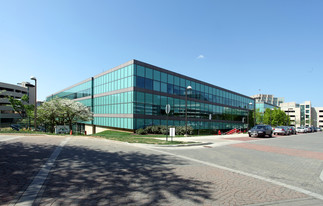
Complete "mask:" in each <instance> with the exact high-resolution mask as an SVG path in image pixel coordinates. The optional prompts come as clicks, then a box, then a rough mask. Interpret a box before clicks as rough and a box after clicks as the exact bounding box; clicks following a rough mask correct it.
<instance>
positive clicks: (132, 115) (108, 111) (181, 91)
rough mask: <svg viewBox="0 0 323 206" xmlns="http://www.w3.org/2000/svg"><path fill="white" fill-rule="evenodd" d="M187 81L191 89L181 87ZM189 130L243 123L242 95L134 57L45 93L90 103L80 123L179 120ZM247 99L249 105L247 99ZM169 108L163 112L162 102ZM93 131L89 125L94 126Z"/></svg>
mask: <svg viewBox="0 0 323 206" xmlns="http://www.w3.org/2000/svg"><path fill="white" fill-rule="evenodd" d="M188 86H191V88H192V89H189V90H186V88H187V87H188ZM186 91H187V118H188V119H187V120H188V121H187V122H188V125H190V126H192V127H193V128H194V129H221V130H229V129H232V128H247V125H246V121H245V120H246V118H247V116H248V111H250V110H253V105H254V104H255V101H254V99H253V98H250V97H248V96H245V95H242V94H239V93H236V92H233V91H229V90H226V89H223V88H220V87H218V86H215V85H211V84H209V83H206V82H202V81H199V80H197V79H194V78H191V77H187V76H184V75H181V74H178V73H175V72H172V71H169V70H166V69H162V68H160V67H156V66H153V65H150V64H147V63H144V62H140V61H137V60H131V61H129V62H127V63H125V64H122V65H120V66H117V67H115V68H113V69H110V70H108V71H105V72H103V73H101V74H98V75H96V76H94V77H91V78H88V79H86V80H84V81H82V82H80V83H78V84H75V85H73V86H71V87H69V88H66V89H64V90H62V91H59V92H57V93H55V94H53V95H50V96H48V97H47V100H50V99H52V98H55V97H60V98H69V99H73V100H75V101H79V102H81V103H83V104H84V105H86V106H88V107H90V108H91V109H92V111H93V113H94V119H93V121H92V122H85V123H84V124H85V125H91V126H93V127H102V128H105V127H107V128H109V127H111V128H120V129H126V130H136V129H139V128H144V127H146V126H149V125H166V124H167V121H168V125H175V126H177V125H183V126H184V125H185V122H186V121H185V114H186V113H185V111H186ZM250 103H252V104H250ZM167 104H169V105H170V107H171V110H170V113H169V114H168V117H167V115H166V113H165V106H166V105H167ZM94 132H95V130H94Z"/></svg>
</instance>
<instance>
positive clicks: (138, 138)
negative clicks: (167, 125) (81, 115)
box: [92, 130, 187, 145]
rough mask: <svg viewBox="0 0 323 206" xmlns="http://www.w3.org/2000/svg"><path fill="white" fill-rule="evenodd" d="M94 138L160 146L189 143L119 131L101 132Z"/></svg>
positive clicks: (161, 136) (162, 136) (163, 136)
mask: <svg viewBox="0 0 323 206" xmlns="http://www.w3.org/2000/svg"><path fill="white" fill-rule="evenodd" d="M92 136H99V137H104V138H106V139H111V140H117V141H122V142H129V143H143V144H160V145H172V144H187V142H180V141H170V137H169V138H168V140H169V141H167V142H166V137H165V135H137V134H133V133H128V132H119V131H112V130H107V131H104V132H100V133H97V134H94V135H92ZM154 137H160V138H165V140H160V139H155V138H154Z"/></svg>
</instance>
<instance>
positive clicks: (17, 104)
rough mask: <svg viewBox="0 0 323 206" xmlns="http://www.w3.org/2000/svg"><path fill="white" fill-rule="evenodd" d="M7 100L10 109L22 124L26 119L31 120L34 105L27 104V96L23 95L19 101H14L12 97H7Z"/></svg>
mask: <svg viewBox="0 0 323 206" xmlns="http://www.w3.org/2000/svg"><path fill="white" fill-rule="evenodd" d="M7 98H8V101H9V103H10V106H11V107H12V109H13V110H14V111H15V112H16V113H18V114H19V115H20V117H21V121H22V122H23V121H25V120H26V118H27V117H28V118H30V117H31V118H33V111H34V105H32V104H29V97H28V96H27V95H23V96H22V97H21V99H16V98H14V97H12V96H8V97H7Z"/></svg>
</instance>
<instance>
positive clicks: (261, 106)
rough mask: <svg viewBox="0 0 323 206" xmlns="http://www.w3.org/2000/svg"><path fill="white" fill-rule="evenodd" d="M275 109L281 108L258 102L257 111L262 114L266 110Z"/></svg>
mask: <svg viewBox="0 0 323 206" xmlns="http://www.w3.org/2000/svg"><path fill="white" fill-rule="evenodd" d="M267 108H268V109H275V108H279V107H278V106H276V105H273V104H268V103H266V102H256V110H257V111H259V112H260V113H264V112H265V111H266V109H267Z"/></svg>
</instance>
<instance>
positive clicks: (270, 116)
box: [269, 108, 274, 126]
mask: <svg viewBox="0 0 323 206" xmlns="http://www.w3.org/2000/svg"><path fill="white" fill-rule="evenodd" d="M273 110H274V108H271V109H270V119H269V121H270V126H271V113H272V111H273Z"/></svg>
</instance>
